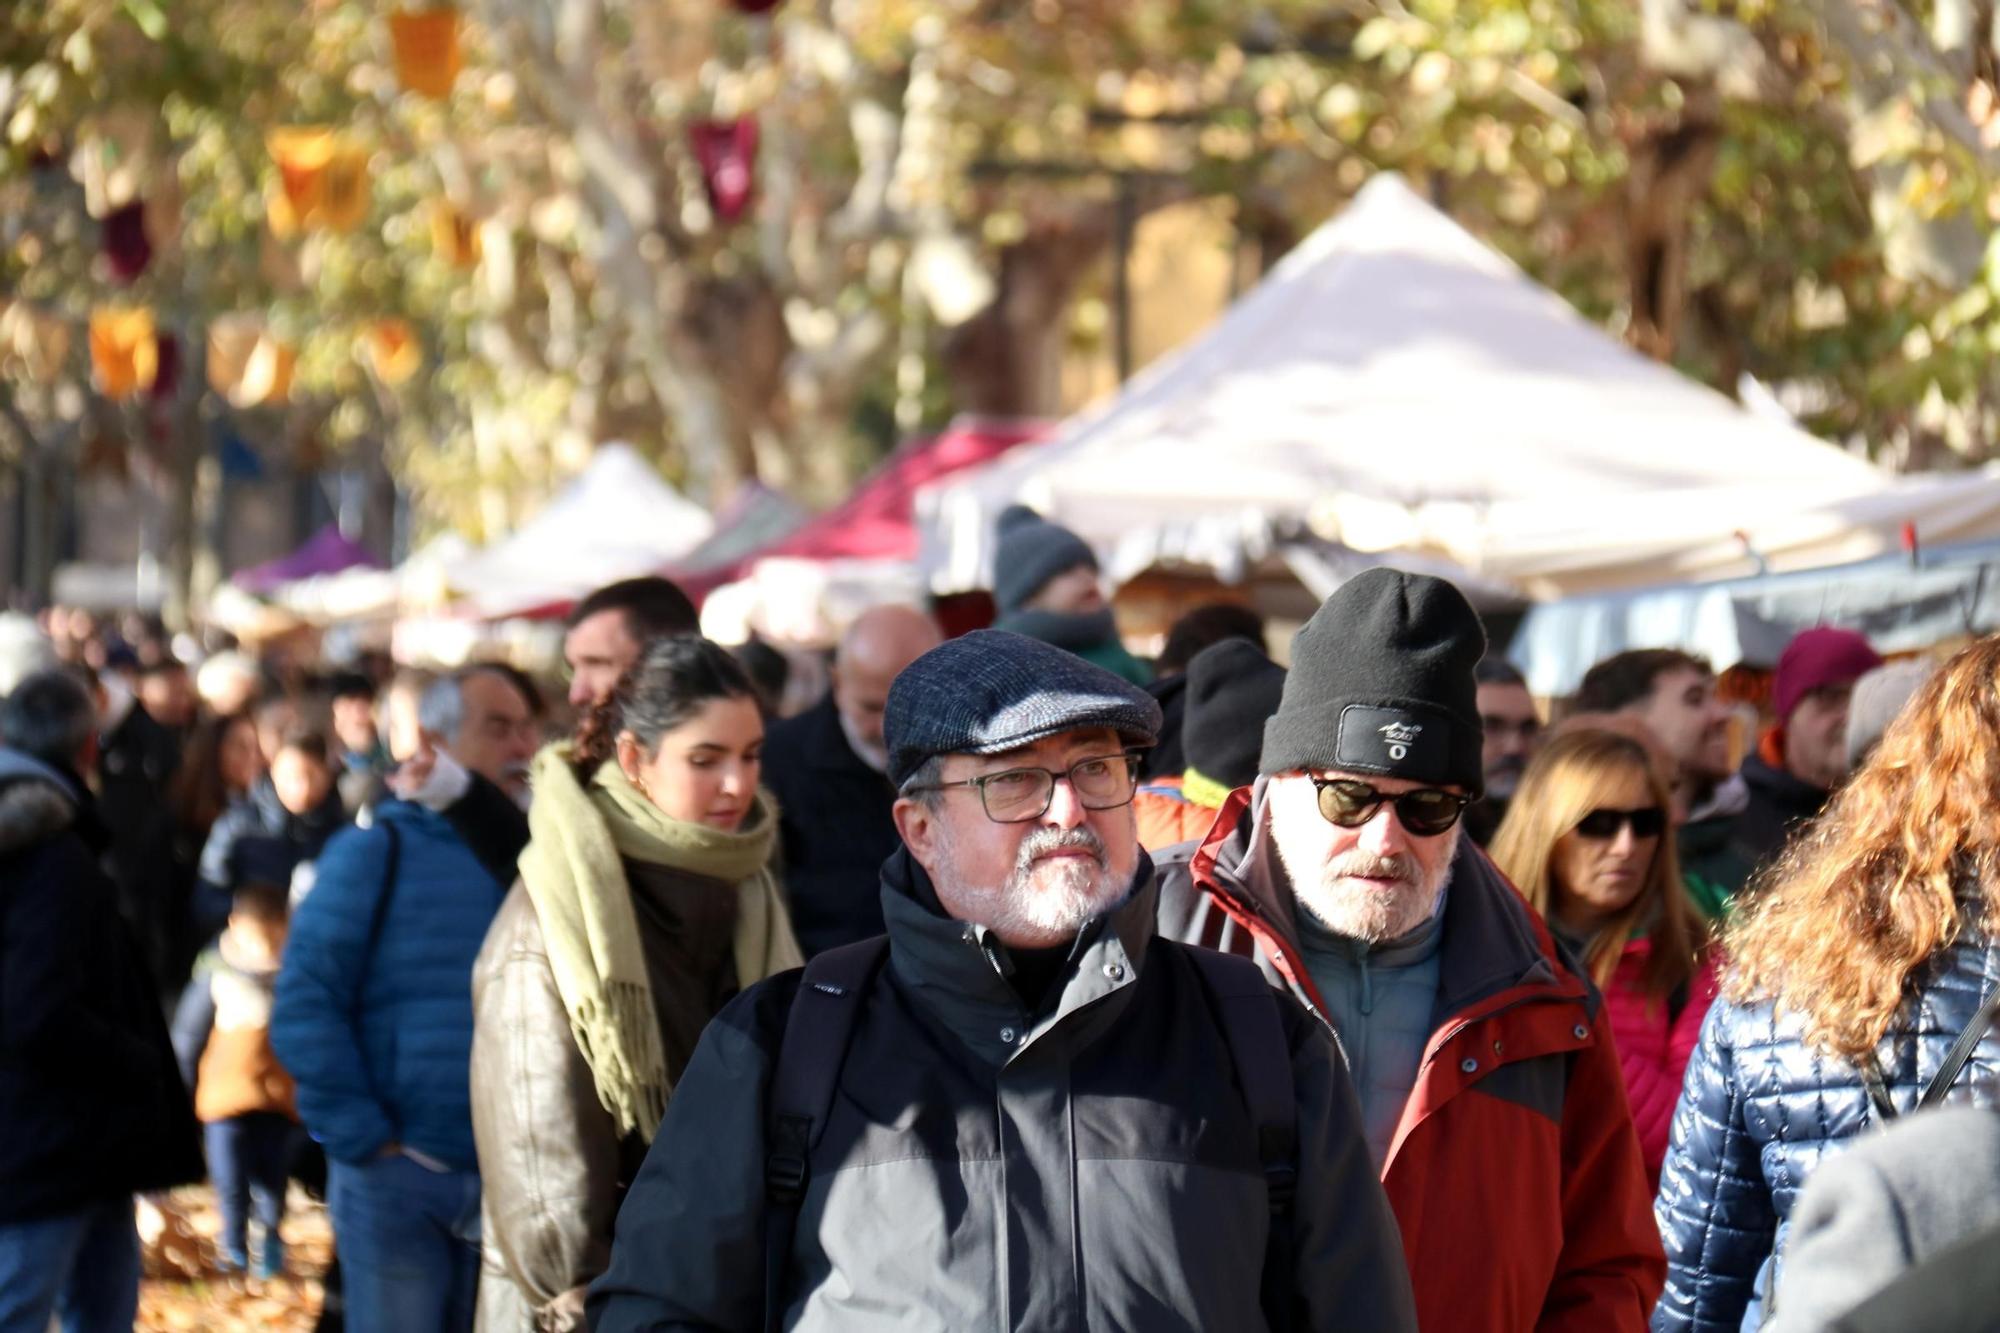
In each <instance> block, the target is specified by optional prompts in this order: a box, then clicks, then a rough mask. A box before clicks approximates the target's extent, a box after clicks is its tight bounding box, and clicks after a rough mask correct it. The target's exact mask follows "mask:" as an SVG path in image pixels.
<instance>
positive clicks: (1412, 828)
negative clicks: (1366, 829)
mask: <svg viewBox="0 0 2000 1333" xmlns="http://www.w3.org/2000/svg"><path fill="white" fill-rule="evenodd" d="M1312 785H1313V787H1314V788H1315V789H1316V790H1317V791H1318V792H1319V812H1320V815H1321V816H1322V817H1323V818H1324V819H1325V820H1326V822H1327V823H1329V824H1337V825H1339V826H1340V827H1341V828H1360V827H1361V826H1362V825H1363V824H1366V823H1367V822H1368V821H1369V820H1371V819H1373V818H1375V812H1376V811H1377V810H1380V809H1381V808H1382V807H1383V806H1384V805H1392V806H1394V807H1395V808H1396V818H1397V819H1398V820H1400V821H1401V822H1402V825H1403V827H1404V829H1406V830H1407V831H1409V832H1410V833H1413V834H1415V835H1416V836H1417V837H1419V838H1435V837H1436V836H1437V835H1438V834H1440V833H1443V832H1446V831H1447V830H1449V829H1450V828H1451V826H1452V825H1453V824H1456V823H1457V822H1458V817H1459V816H1460V815H1462V814H1464V813H1465V807H1466V806H1468V805H1471V804H1472V798H1471V797H1470V796H1459V795H1457V794H1455V793H1453V792H1448V791H1444V790H1441V789H1440V788H1437V787H1418V788H1417V789H1416V790H1415V791H1406V792H1403V793H1402V794H1401V795H1398V796H1391V795H1389V794H1388V793H1387V792H1385V791H1382V790H1380V789H1378V788H1376V787H1371V786H1369V785H1368V784H1367V783H1365V782H1357V781H1355V780H1354V779H1353V778H1317V777H1316V778H1314V779H1313V780H1312Z"/></svg>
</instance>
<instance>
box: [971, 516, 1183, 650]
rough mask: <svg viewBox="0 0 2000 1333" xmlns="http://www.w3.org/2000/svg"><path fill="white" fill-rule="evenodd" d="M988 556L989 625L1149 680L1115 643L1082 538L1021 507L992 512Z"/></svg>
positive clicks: (1100, 586)
mask: <svg viewBox="0 0 2000 1333" xmlns="http://www.w3.org/2000/svg"><path fill="white" fill-rule="evenodd" d="M998 535H999V546H998V550H997V551H996V552H995V555H994V560H993V569H994V574H993V601H994V604H995V605H996V606H997V607H998V608H999V611H1000V618H999V620H997V621H996V622H994V625H993V628H995V629H1000V630H1006V631H1008V632H1009V633H1012V634H1019V635H1022V636H1024V637H1026V638H1030V639H1038V640H1040V641H1041V642H1043V643H1046V644H1049V645H1051V646H1053V647H1056V648H1060V649H1062V650H1063V651H1064V652H1069V653H1074V654H1076V655H1077V656H1078V657H1081V658H1082V659H1083V660H1084V661H1086V662H1089V663H1090V664H1091V665H1092V666H1100V667H1103V668H1104V669H1105V670H1106V671H1109V672H1111V673H1112V674H1113V675H1115V676H1119V677H1121V678H1123V679H1125V680H1128V681H1131V682H1132V683H1133V684H1134V685H1144V684H1145V683H1146V682H1147V681H1148V680H1149V679H1151V677H1152V673H1151V672H1149V671H1147V670H1146V666H1145V663H1143V662H1141V661H1140V660H1139V659H1138V658H1136V657H1134V656H1132V654H1131V653H1129V652H1127V651H1126V649H1125V645H1124V644H1122V643H1120V642H1119V641H1118V625H1117V622H1116V620H1115V619H1113V616H1112V612H1111V604H1110V603H1109V602H1108V601H1106V600H1105V598H1104V586H1103V584H1102V583H1101V582H1100V581H1099V580H1100V575H1099V571H1098V568H1097V556H1096V554H1095V553H1094V552H1092V551H1091V549H1090V546H1089V544H1088V543H1087V542H1085V541H1084V540H1083V538H1081V537H1079V536H1077V535H1076V534H1075V533H1074V532H1071V531H1070V530H1069V529H1068V528H1065V527H1063V526H1062V525H1061V524H1059V523H1051V522H1049V521H1048V520H1047V519H1045V518H1043V517H1042V516H1041V515H1040V514H1038V513H1036V512H1035V511H1034V510H1032V509H1030V508H1028V507H1027V506H1026V505H1008V506H1007V508H1005V509H1003V510H1002V511H1001V512H1000V520H999V524H998Z"/></svg>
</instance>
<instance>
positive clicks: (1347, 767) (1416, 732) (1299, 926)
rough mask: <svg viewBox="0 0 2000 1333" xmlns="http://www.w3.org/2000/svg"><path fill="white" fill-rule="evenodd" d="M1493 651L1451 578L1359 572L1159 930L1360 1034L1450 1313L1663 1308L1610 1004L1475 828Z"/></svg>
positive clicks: (1416, 1225) (1374, 1109)
mask: <svg viewBox="0 0 2000 1333" xmlns="http://www.w3.org/2000/svg"><path fill="white" fill-rule="evenodd" d="M1485 651H1486V635H1485V632H1484V630H1483V629H1482V628H1481V626H1480V623H1479V617H1478V616H1477V615H1476V614H1475V613H1474V611H1473V609H1472V607H1471V604H1470V603H1468V602H1467V601H1466V600H1465V597H1464V595H1463V594H1462V593H1460V592H1459V590H1458V589H1457V588H1455V587H1453V586H1452V585H1451V584H1449V583H1446V582H1445V581H1443V580H1442V579H1436V578H1430V577H1427V576H1424V575H1419V574H1406V573H1402V572H1400V571H1397V570H1393V569H1386V568H1378V569H1371V570H1368V571H1366V572H1365V573H1363V574H1361V575H1359V576H1358V577H1356V578H1354V579H1352V580H1350V581H1348V582H1347V583H1345V584H1343V585H1342V586H1341V588H1340V590H1339V591H1337V592H1336V593H1334V595H1333V596H1332V597H1330V598H1328V599H1327V601H1326V602H1325V604H1324V605H1322V606H1321V607H1320V609H1319V610H1318V611H1316V612H1314V613H1313V617H1312V619H1311V620H1309V621H1308V622H1307V623H1306V626H1305V628H1304V629H1302V630H1301V631H1299V635H1298V638H1297V639H1296V640H1295V641H1294V643H1293V645H1292V666H1291V671H1290V673H1289V674H1288V675H1287V676H1286V677H1285V688H1284V693H1283V696H1282V702H1281V703H1280V704H1279V707H1278V711H1277V713H1276V714H1275V715H1274V716H1273V717H1272V718H1271V720H1270V721H1269V722H1267V723H1266V724H1265V726H1264V738H1263V740H1264V743H1263V750H1262V754H1261V757H1260V760H1259V764H1258V771H1259V774H1260V776H1259V777H1258V780H1257V782H1256V783H1255V784H1254V785H1253V786H1251V787H1249V788H1247V789H1245V790H1243V791H1239V792H1236V793H1235V794H1234V795H1232V796H1231V797H1230V798H1229V801H1228V802H1227V803H1226V804H1225V805H1224V806H1223V808H1222V812H1221V814H1220V815H1219V816H1218V817H1217V819H1216V823H1215V827H1214V828H1213V829H1212V830H1211V831H1210V833H1209V835H1208V837H1207V839H1206V840H1205V841H1204V842H1202V843H1201V844H1199V845H1198V846H1195V847H1193V848H1191V849H1188V850H1186V851H1183V852H1181V853H1180V854H1179V855H1177V856H1174V857H1170V858H1163V859H1162V865H1161V889H1160V897H1161V909H1160V910H1161V929H1162V931H1163V932H1164V933H1167V934H1170V935H1171V936H1173V937H1174V938H1178V939H1182V940H1186V941H1188V942H1190V943H1199V944H1206V945H1209V946H1211V947H1215V948H1221V949H1224V950H1226V951H1228V952H1232V953H1240V954H1248V955H1251V956H1254V957H1255V958H1256V959H1257V960H1258V961H1259V963H1260V964H1261V965H1262V966H1263V967H1264V969H1265V972H1266V975H1267V976H1269V977H1270V978H1271V979H1272V980H1274V981H1278V982H1282V983H1283V984H1285V985H1288V986H1289V987H1291V989H1292V990H1293V992H1294V993H1295V994H1296V995H1298V997H1299V998H1300V999H1301V1000H1302V1001H1304V1002H1305V1004H1306V1005H1307V1006H1308V1007H1309V1008H1310V1009H1311V1010H1312V1011H1313V1012H1314V1013H1316V1014H1318V1015H1320V1017H1321V1019H1322V1021H1324V1022H1326V1023H1327V1024H1328V1025H1329V1026H1331V1027H1332V1029H1333V1031H1334V1033H1335V1034H1336V1035H1337V1036H1338V1037H1339V1038H1340V1041H1341V1045H1342V1047H1343V1049H1344V1050H1345V1051H1346V1053H1347V1057H1348V1060H1349V1062H1350V1064H1351V1065H1352V1067H1353V1070H1354V1081H1355V1085H1356V1087H1357V1089H1358V1090H1359V1092H1360V1094H1361V1113H1362V1118H1363V1123H1364V1126H1365V1129H1366V1133H1367V1141H1368V1148H1369V1151H1370V1153H1371V1155H1372V1157H1373V1159H1374V1161H1375V1163H1376V1165H1377V1167H1378V1168H1379V1169H1380V1171H1381V1173H1382V1180H1383V1184H1384V1186H1385V1187H1386V1188H1387V1190H1388V1194H1389V1201H1390V1203H1391V1204H1392V1205H1393V1206H1394V1207H1395V1209H1396V1216H1397V1219H1398V1221H1399V1222H1400V1223H1401V1224H1402V1233H1403V1248H1404V1251H1405V1253H1406V1255H1407V1258H1408V1262H1409V1268H1410V1276H1411V1281H1412V1284H1413V1285H1414V1287H1415V1288H1416V1293H1417V1312H1418V1317H1419V1319H1420V1320H1421V1321H1422V1323H1423V1325H1424V1326H1425V1327H1426V1328H1431V1329H1439V1330H1444V1329H1460V1328H1507V1329H1523V1328H1542V1329H1550V1328H1575V1329H1579V1330H1581V1329H1592V1330H1598V1329H1627V1330H1634V1329H1639V1328H1643V1327H1644V1325H1645V1321H1646V1315H1647V1313H1648V1311H1650V1310H1651V1309H1652V1305H1653V1300H1654V1297H1655V1296H1656V1295H1657V1294H1658V1292H1659V1284H1660V1272H1661V1262H1660V1240H1659V1235H1658V1233H1657V1232H1656V1231H1655V1229H1654V1226H1653V1219H1652V1217H1651V1216H1650V1215H1649V1213H1648V1210H1647V1203H1648V1201H1649V1199H1650V1197H1651V1194H1650V1191H1649V1190H1648V1188H1647V1184H1646V1172H1645V1167H1644V1164H1643V1162H1642V1161H1641V1159H1640V1155H1639V1140H1638V1135H1637V1134H1636V1132H1635V1131H1634V1129H1633V1126H1632V1115H1631V1112H1630V1110H1629V1109H1628V1108H1627V1106H1626V1104H1625V1088H1624V1079H1623V1077H1622V1076H1621V1074H1620V1072H1619V1068H1618V1056H1617V1051H1616V1049H1615V1047H1614V1046H1613V1043H1612V1035H1611V1023H1610V1017H1609V1015H1608V1014H1606V1013H1605V1012H1604V1006H1603V1003H1602V1000H1601V998H1600V997H1599V995H1598V994H1597V992H1596V990H1595V988H1593V987H1592V986H1591V984H1590V982H1589V979H1588V977H1587V976H1585V975H1584V974H1582V973H1581V972H1580V971H1579V970H1578V968H1577V965H1576V964H1575V963H1574V962H1572V960H1571V959H1570V958H1569V957H1568V956H1567V954H1566V953H1565V952H1564V951H1563V950H1562V949H1560V948H1559V947H1558V946H1557V944H1556V942H1555V940H1554V939H1553V938H1552V937H1551V936H1550V934H1549V932H1548V929H1547V927H1546V926H1545V925H1544V924H1543V923H1542V922H1541V920H1540V919H1539V918H1538V917H1537V916H1536V915H1535V913H1534V912H1533V910H1532V909H1530V908H1529V907H1528V906H1527V904H1526V903H1524V902H1522V901H1521V897H1520V895H1519V894H1518V893H1516V892H1515V890H1514V889H1513V887H1512V886H1511V885H1509V884H1508V883H1507V880H1506V878H1505V877H1504V876H1503V875H1501V873H1500V872H1499V871H1498V870H1496V869H1495V868H1494V866H1493V863H1492V862H1491V861H1489V860H1488V859H1487V858H1486V854H1485V853H1484V852H1482V851H1481V850H1480V849H1479V848H1478V847H1477V846H1475V845H1473V844H1472V843H1471V842H1469V841H1466V840H1464V839H1463V838H1462V837H1461V832H1462V830H1461V829H1460V828H1459V819H1460V816H1461V815H1462V814H1463V813H1464V810H1465V807H1466V806H1467V805H1469V804H1470V803H1471V802H1472V800H1473V799H1474V798H1475V797H1477V796H1478V794H1479V791H1480V785H1481V782H1482V778H1483V771H1484V770H1483V751H1482V747H1481V743H1480V741H1481V737H1480V723H1479V708H1478V702H1477V683H1476V681H1475V679H1474V669H1475V668H1476V667H1477V665H1478V663H1479V660H1480V657H1481V656H1482V655H1483V654H1484V653H1485ZM1475 1252H1476V1253H1477V1255H1478V1256H1479V1261H1478V1262H1477V1263H1474V1264H1469V1263H1468V1262H1467V1255H1468V1254H1470V1253H1475Z"/></svg>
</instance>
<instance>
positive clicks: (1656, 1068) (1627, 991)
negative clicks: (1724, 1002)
mask: <svg viewBox="0 0 2000 1333" xmlns="http://www.w3.org/2000/svg"><path fill="white" fill-rule="evenodd" d="M1652 951H1653V946H1652V941H1650V940H1633V941H1632V942H1631V943H1630V944H1628V945H1626V946H1625V953H1624V955H1623V956H1622V957H1621V958H1619V960H1618V968H1617V970H1616V971H1614V972H1613V973H1612V974H1611V984H1610V985H1609V986H1607V987H1606V988H1605V991H1604V1008H1605V1011H1606V1012H1607V1013H1609V1014H1610V1016H1611V1036H1612V1038H1613V1039H1614V1040H1615V1041H1616V1043H1617V1045H1618V1067H1619V1069H1620V1070H1622V1071H1623V1072H1624V1074H1625V1099H1626V1101H1628V1102H1630V1103H1631V1106H1632V1124H1633V1125H1634V1126H1635V1127H1636V1128H1637V1129H1638V1131H1639V1152H1640V1155H1641V1156H1643V1157H1644V1158H1645V1160H1646V1178H1647V1180H1648V1181H1649V1182H1650V1183H1651V1185H1652V1187H1653V1190H1654V1192H1655V1193H1657V1192H1658V1191H1659V1187H1660V1164H1661V1163H1662V1162H1664V1161H1666V1159H1667V1131H1668V1130H1669V1129H1670V1128H1672V1126H1673V1122H1674V1107H1675V1105H1676V1104H1678V1103H1679V1101H1680V1098H1681V1076H1682V1075H1683V1074H1685V1073H1687V1065H1688V1057H1689V1056H1691V1055H1693V1054H1694V1048H1695V1042H1696V1041H1697V1040H1698V1039H1699V1038H1700V1037H1701V1020H1702V1019H1703V1018H1705V1017H1706V1016H1707V1015H1708V1006H1709V1005H1711V1004H1713V1003H1714V1002H1715V990H1716V974H1715V963H1714V961H1713V960H1709V961H1705V962H1703V963H1702V965H1701V967H1700V968H1699V969H1698V970H1697V971H1696V972H1695V974H1694V976H1693V977H1692V978H1690V979H1689V981H1688V987H1687V999H1686V1003H1685V1005H1684V1006H1683V1007H1682V1008H1681V1009H1680V1011H1679V1012H1678V1013H1673V1014H1670V1013H1669V1009H1670V1006H1669V1005H1668V1004H1667V1003H1666V1002H1665V1001H1661V1000H1655V999H1653V998H1652V997H1651V996H1649V995H1647V994H1646V988H1645V974H1646V960H1647V959H1648V958H1649V957H1651V956H1652Z"/></svg>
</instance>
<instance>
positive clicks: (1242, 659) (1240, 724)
mask: <svg viewBox="0 0 2000 1333" xmlns="http://www.w3.org/2000/svg"><path fill="white" fill-rule="evenodd" d="M1284 688H1285V669H1284V668H1283V667H1281V666H1279V665H1278V664H1277V663H1276V662H1273V661H1272V660H1271V659H1270V658H1268V657H1266V656H1264V652H1263V650H1262V649H1260V648H1259V647H1258V646H1257V645H1256V644H1254V643H1251V642H1250V641H1249V640H1247V639H1225V640H1224V641H1223V642H1221V643H1216V644H1210V645H1209V646H1208V647H1206V648H1204V649H1202V650H1201V651H1200V652H1198V653H1196V654H1195V655H1194V660H1193V661H1191V662H1189V663H1188V669H1187V713H1186V715H1185V716H1186V721H1185V723H1184V724H1183V727H1182V731H1181V744H1182V748H1183V750H1184V752H1185V753H1186V755H1187V765H1188V767H1189V768H1191V769H1193V770H1194V771H1195V772H1197V773H1199V774H1201V775H1202V776H1203V777H1205V778H1209V779H1212V780H1213V781H1215V782H1219V783H1221V784H1222V785H1223V786H1225V787H1229V788H1231V789H1232V790H1233V789H1235V788H1237V787H1247V786H1249V785H1250V784H1251V783H1252V782H1255V781H1256V780H1257V755H1258V747H1259V745H1260V744H1261V743H1262V741H1263V739H1264V723H1265V722H1266V721H1268V720H1269V719H1270V717H1271V714H1273V713H1275V712H1277V711H1278V699H1279V697H1280V695H1281V694H1282V693H1283V691H1284Z"/></svg>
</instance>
